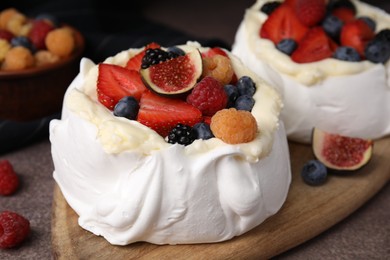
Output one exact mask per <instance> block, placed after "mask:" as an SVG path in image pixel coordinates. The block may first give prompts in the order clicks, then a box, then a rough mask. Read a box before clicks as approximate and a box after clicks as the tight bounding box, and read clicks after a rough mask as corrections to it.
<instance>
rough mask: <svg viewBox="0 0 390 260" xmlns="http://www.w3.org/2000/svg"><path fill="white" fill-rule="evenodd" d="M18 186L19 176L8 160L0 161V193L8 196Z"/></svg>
mask: <svg viewBox="0 0 390 260" xmlns="http://www.w3.org/2000/svg"><path fill="white" fill-rule="evenodd" d="M18 187H19V177H18V175H16V172H15V171H14V168H13V166H12V164H11V163H10V162H9V161H8V160H2V161H0V195H3V196H8V195H12V194H13V193H15V191H16V190H17V189H18Z"/></svg>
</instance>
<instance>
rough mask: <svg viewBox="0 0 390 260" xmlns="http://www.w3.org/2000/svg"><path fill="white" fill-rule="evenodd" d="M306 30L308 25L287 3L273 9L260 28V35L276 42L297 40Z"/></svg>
mask: <svg viewBox="0 0 390 260" xmlns="http://www.w3.org/2000/svg"><path fill="white" fill-rule="evenodd" d="M307 31H308V27H307V26H305V25H304V24H302V22H301V21H300V20H299V19H298V17H297V16H296V14H295V12H294V9H293V8H292V7H290V6H289V5H287V4H282V5H280V6H279V7H278V8H277V9H275V11H273V12H272V13H271V14H270V16H269V17H268V19H267V20H266V21H265V22H264V24H263V26H262V27H261V28H260V32H259V33H260V37H262V38H265V39H269V40H271V41H273V42H274V44H278V43H279V42H280V41H281V40H283V39H293V40H295V41H296V42H299V41H300V40H301V39H302V38H303V36H305V34H306V32H307Z"/></svg>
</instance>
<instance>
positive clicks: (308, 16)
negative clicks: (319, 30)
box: [295, 0, 326, 27]
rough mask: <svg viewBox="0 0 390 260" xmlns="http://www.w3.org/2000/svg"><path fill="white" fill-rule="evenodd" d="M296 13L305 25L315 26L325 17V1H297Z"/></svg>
mask: <svg viewBox="0 0 390 260" xmlns="http://www.w3.org/2000/svg"><path fill="white" fill-rule="evenodd" d="M295 12H296V14H297V17H298V18H299V20H300V21H301V22H302V23H303V24H305V25H306V26H310V27H311V26H314V25H316V24H318V23H319V22H320V21H321V20H322V19H323V18H324V17H325V13H326V3H325V0H297V1H296V4H295Z"/></svg>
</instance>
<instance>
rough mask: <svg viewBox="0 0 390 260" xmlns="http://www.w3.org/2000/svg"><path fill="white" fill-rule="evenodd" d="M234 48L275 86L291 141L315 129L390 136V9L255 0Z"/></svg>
mask: <svg viewBox="0 0 390 260" xmlns="http://www.w3.org/2000/svg"><path fill="white" fill-rule="evenodd" d="M232 53H233V54H235V55H237V56H238V57H239V58H240V59H241V60H242V61H243V62H244V63H245V64H246V65H248V66H249V67H250V68H251V69H253V70H254V71H255V72H256V73H257V74H258V75H260V76H261V77H263V78H264V79H265V80H266V81H267V82H269V83H270V84H272V85H275V86H278V87H279V88H280V92H281V93H282V95H283V102H284V104H285V107H284V109H283V112H282V115H281V118H282V120H283V121H284V123H285V127H286V132H287V135H288V137H289V139H291V140H294V141H299V142H304V143H310V142H311V140H312V131H313V128H319V129H322V130H324V131H326V132H331V133H334V134H340V135H343V136H350V137H359V138H364V139H379V138H382V137H384V136H387V135H389V134H390V61H389V58H390V15H389V14H388V13H386V12H385V11H384V10H381V9H379V8H377V7H375V6H372V5H369V4H367V3H364V2H361V1H356V0H351V1H349V0H329V1H325V0H286V1H269V0H258V1H256V2H255V4H253V6H251V7H249V8H248V9H247V10H246V12H245V15H244V17H243V20H242V22H241V24H240V26H239V28H238V30H237V33H236V36H235V42H234V44H233V48H232Z"/></svg>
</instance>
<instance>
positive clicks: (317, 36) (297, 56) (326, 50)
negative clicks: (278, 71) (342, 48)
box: [291, 26, 337, 63]
mask: <svg viewBox="0 0 390 260" xmlns="http://www.w3.org/2000/svg"><path fill="white" fill-rule="evenodd" d="M336 48H337V44H336V43H335V42H334V41H332V40H331V39H330V38H329V37H328V36H327V35H326V33H325V31H324V29H322V27H319V26H317V27H313V28H312V29H310V31H309V32H308V33H307V34H306V36H305V37H304V38H303V39H302V41H301V42H300V43H299V45H298V48H297V49H296V50H295V51H294V52H293V53H292V55H291V59H292V60H293V61H295V62H297V63H306V62H314V61H319V60H322V59H326V58H329V57H331V56H332V55H333V52H334V51H335V50H336Z"/></svg>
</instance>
